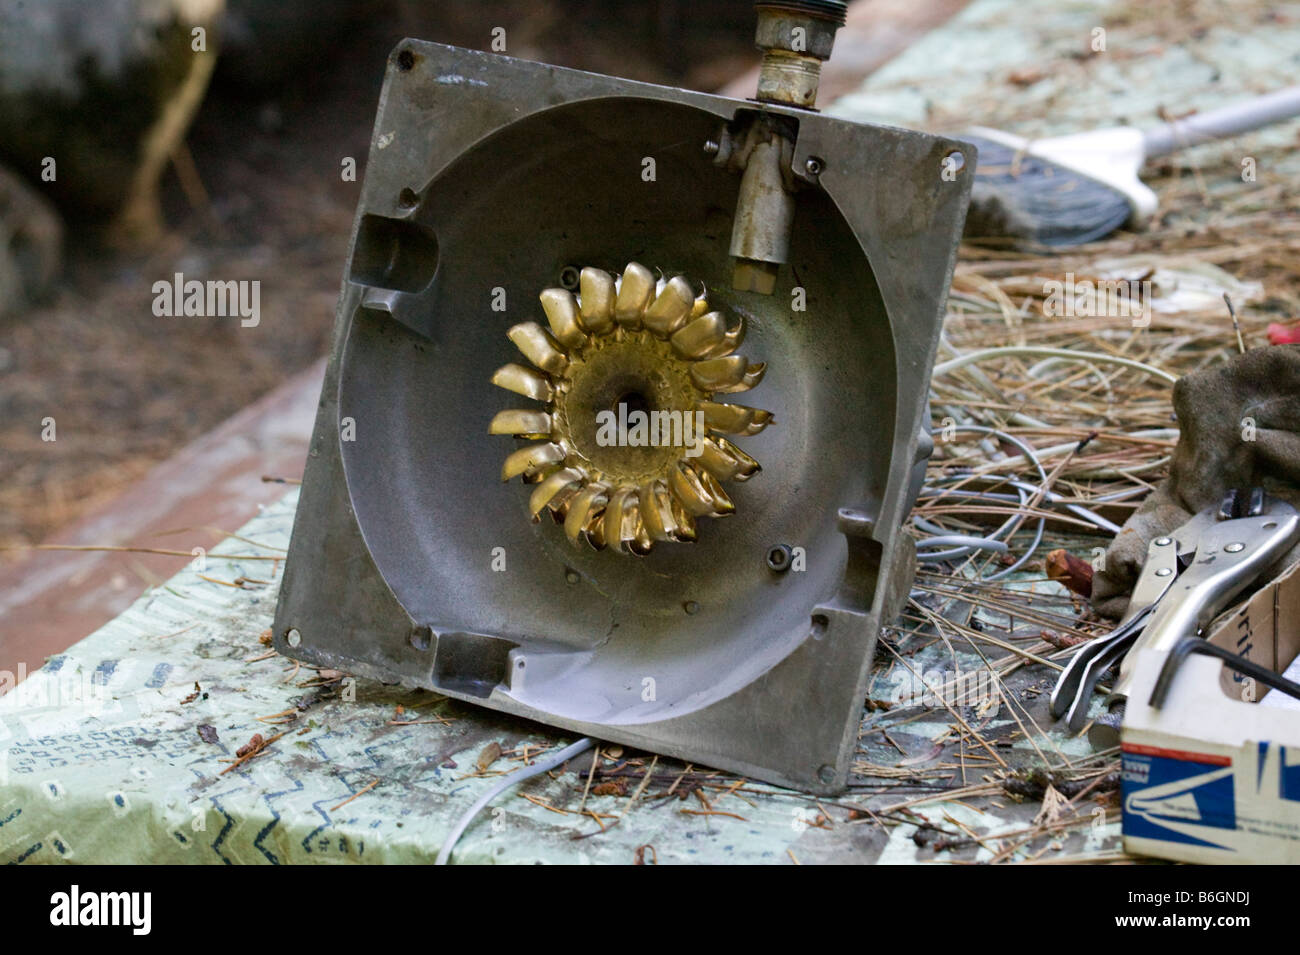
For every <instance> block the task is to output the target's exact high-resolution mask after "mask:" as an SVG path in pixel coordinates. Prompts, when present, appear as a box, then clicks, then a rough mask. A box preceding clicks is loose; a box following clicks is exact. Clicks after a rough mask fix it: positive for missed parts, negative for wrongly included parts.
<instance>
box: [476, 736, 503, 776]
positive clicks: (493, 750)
mask: <svg viewBox="0 0 1300 955" xmlns="http://www.w3.org/2000/svg"><path fill="white" fill-rule="evenodd" d="M500 758H501V744H500V743H498V742H497V741H496V740H493V741H492V742H490V743H488V744H487V745H486V746H484V747H483V751H482V752H481V753H479V754H478V759H477V760H475V761H474V765H475V766H477V767H478V771H479V772H480V773H481V772H483V771H484V770H485V769H487V768H488V767H489V766H491V765H492V764H493V763H495V762H496V761H497V760H498V759H500Z"/></svg>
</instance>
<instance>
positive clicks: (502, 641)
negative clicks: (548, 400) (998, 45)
mask: <svg viewBox="0 0 1300 955" xmlns="http://www.w3.org/2000/svg"><path fill="white" fill-rule="evenodd" d="M757 108H759V107H758V106H757V105H756V104H754V103H752V102H744V101H739V100H733V99H728V98H724V97H719V96H713V95H707V94H703V93H695V92H689V91H685V90H679V89H667V88H662V87H657V86H652V85H648V84H644V83H634V82H630V81H626V80H619V79H614V78H610V77H605V76H598V75H593V74H589V73H582V72H577V71H573V70H566V69H558V68H555V67H551V66H545V65H541V64H537V63H531V62H525V61H520V60H514V59H510V58H506V57H501V56H496V55H491V54H486V53H482V52H476V51H470V50H461V49H456V48H452V47H446V46H440V45H435V44H431V43H423V42H418V41H411V40H407V41H403V42H402V43H401V44H399V46H398V47H397V49H396V50H395V51H394V53H393V55H392V56H391V57H390V59H389V64H388V73H387V76H386V79H385V82H384V87H383V92H382V95H381V98H380V104H379V111H378V116H377V119H376V123H375V129H374V136H373V139H372V144H371V150H370V156H369V160H368V162H367V166H366V170H365V177H364V182H363V185H362V187H361V197H360V200H359V202H358V208H357V216H356V222H355V224H354V227H353V233H352V251H351V254H350V256H349V260H348V263H347V267H346V271H345V277H344V281H343V288H342V293H341V295H340V298H339V304H338V312H337V318H336V324H335V330H334V339H333V349H332V354H331V358H330V362H329V367H328V372H327V374H326V379H325V386H324V389H323V391H322V394H321V399H320V409H319V414H318V417H317V420H316V427H315V432H314V434H313V437H312V444H311V451H310V456H309V459H308V463H307V469H306V474H305V477H304V481H303V487H302V491H301V499H300V503H299V506H298V512H297V517H296V520H295V524H294V530H293V539H292V543H291V545H290V550H289V555H288V562H287V565H286V569H285V577H284V581H283V587H282V590H281V594H280V601H279V606H278V608H277V611H276V618H275V626H274V641H275V644H274V645H275V648H276V649H277V650H278V651H280V652H281V653H283V654H285V655H286V656H289V657H292V658H294V659H298V660H301V661H303V662H306V663H310V664H315V665H320V666H324V667H330V668H336V669H340V670H344V671H347V672H351V673H355V674H357V675H360V676H364V677H369V678H373V679H376V680H379V681H382V682H384V683H388V684H394V683H401V684H403V685H407V686H414V687H424V688H427V689H430V690H434V691H437V692H439V693H443V694H446V695H448V696H451V697H455V698H457V699H461V700H465V701H469V702H472V703H477V704H480V705H483V706H487V707H491V708H493V709H496V710H501V711H505V712H508V713H513V714H517V715H519V716H523V717H528V718H531V719H535V720H539V721H541V722H544V723H547V724H551V725H554V726H558V727H563V728H566V729H568V730H571V731H573V732H576V733H581V734H587V735H591V736H593V737H596V738H598V739H601V740H608V741H616V742H620V743H624V744H628V745H632V746H636V747H641V748H645V749H648V750H651V751H654V752H658V753H664V754H669V755H673V756H677V757H680V758H682V759H686V760H690V761H692V762H695V763H697V764H706V765H710V766H715V767H719V768H723V769H728V770H734V771H737V772H740V773H745V774H748V775H751V776H754V777H757V778H760V779H764V780H768V781H771V782H774V783H779V784H784V785H788V786H793V787H796V788H800V789H804V790H809V791H813V792H817V793H832V792H835V791H838V790H841V789H843V787H844V785H845V783H846V778H847V774H848V772H849V765H850V761H851V757H852V755H853V752H854V746H855V742H856V738H857V731H858V727H859V722H860V719H861V715H862V704H863V699H864V695H865V691H866V685H867V681H868V679H869V677H870V673H871V667H872V657H873V653H874V650H875V644H876V638H877V635H878V633H879V631H880V628H881V625H882V623H886V622H888V620H889V619H890V618H891V617H892V616H893V615H894V614H895V613H896V612H897V611H898V609H899V607H900V606H901V603H902V601H903V600H904V599H905V597H906V594H907V590H908V587H909V586H910V582H911V579H912V574H913V566H914V551H913V549H912V547H911V546H910V542H909V539H908V538H907V537H906V535H905V534H904V533H903V532H902V530H901V526H902V524H903V521H904V520H905V518H906V517H907V515H908V512H909V509H910V506H911V503H912V500H913V499H914V497H915V493H916V485H917V474H918V468H923V466H924V460H925V458H926V457H927V456H928V453H929V450H930V441H929V437H928V432H927V426H928V410H927V402H926V399H927V391H928V382H929V374H930V370H931V366H932V364H933V361H934V353H935V348H936V345H937V341H938V336H939V329H940V323H941V320H942V316H943V307H944V299H945V296H946V293H947V289H948V285H949V281H950V279H951V275H952V269H953V262H954V258H955V254H956V247H957V243H958V239H959V237H960V235H961V229H962V223H963V220H964V216H965V210H966V203H967V199H968V196H969V191H970V181H971V177H972V175H973V171H974V167H975V152H974V149H973V148H972V147H970V146H968V145H966V144H963V143H960V142H957V141H953V140H950V139H945V138H942V137H936V136H931V135H926V134H921V133H916V132H911V131H906V130H902V129H895V128H888V127H880V126H867V125H859V124H854V123H849V122H845V121H842V120H838V119H834V118H831V117H828V116H825V115H822V114H819V113H815V112H809V111H804V110H797V109H787V108H783V107H767V106H764V107H762V108H763V109H766V110H769V111H770V112H772V113H776V114H779V115H783V116H788V117H791V118H792V119H794V120H795V121H796V122H797V123H798V135H797V141H796V145H795V150H794V159H793V163H792V165H793V169H794V170H795V173H796V176H797V178H798V179H799V180H800V182H801V185H802V186H803V188H802V189H801V190H800V191H799V193H798V205H797V211H796V216H795V223H794V232H793V240H792V243H791V249H790V262H789V264H788V265H787V266H783V267H782V269H781V273H780V280H779V283H778V286H777V289H776V294H775V295H773V296H771V297H766V296H761V295H757V294H754V293H741V292H733V291H731V289H730V279H731V269H732V260H731V259H730V258H729V256H728V244H729V240H730V233H731V223H732V216H733V213H734V211H735V203H736V195H737V191H738V189H739V185H740V177H739V176H737V175H735V174H734V173H732V172H729V171H727V170H726V169H723V168H720V167H719V166H717V165H715V164H714V163H713V162H712V160H711V159H710V157H709V156H708V155H707V154H706V152H705V150H704V149H703V148H702V147H703V145H704V143H705V142H706V141H708V140H711V139H716V138H717V136H718V133H719V130H720V129H721V128H722V127H723V125H724V124H727V123H729V122H731V121H733V119H734V118H735V117H736V116H737V114H738V112H739V111H745V110H754V109H757ZM953 154H961V156H962V160H963V162H961V163H954V162H953V161H952V160H951V159H949V160H948V161H947V162H945V159H946V158H947V157H953ZM646 157H651V158H653V159H654V160H655V164H654V166H655V176H654V180H653V181H646V179H644V178H643V171H644V170H645V168H646V166H645V165H644V163H643V160H644V159H645V158H646ZM814 157H815V159H816V162H814V163H812V164H810V163H809V162H808V160H809V159H810V158H814ZM954 158H955V157H954ZM958 166H963V167H964V168H963V169H962V171H961V172H959V173H957V174H956V175H952V174H951V173H952V170H953V169H954V168H955V167H958ZM819 168H820V170H821V171H820V174H819V175H814V172H815V171H816V170H817V169H819ZM810 169H811V170H813V171H810ZM945 170H948V171H949V174H948V175H945V174H944V171H945ZM629 261H638V262H642V263H645V264H646V265H648V266H650V267H652V268H658V269H661V270H663V271H664V273H666V274H673V273H676V272H681V273H684V274H687V275H689V276H691V277H692V278H694V279H696V280H698V281H701V282H703V283H704V284H705V286H707V288H708V290H709V297H710V301H711V302H712V301H718V302H720V303H721V304H722V305H723V306H724V307H726V308H728V309H730V310H732V311H734V312H738V313H740V314H743V315H745V316H746V318H747V319H748V322H749V334H748V338H747V340H746V342H745V346H744V349H745V352H746V354H747V356H749V357H750V358H752V359H754V360H763V361H766V362H768V373H767V376H766V378H765V379H764V381H763V383H762V384H761V385H760V386H759V387H758V388H757V389H756V390H755V391H754V392H753V396H754V397H753V403H754V404H756V405H759V406H761V407H764V408H767V409H769V410H771V411H772V412H774V414H775V416H776V424H775V425H773V426H772V427H769V428H768V429H767V430H766V431H764V432H763V433H762V434H761V435H757V436H754V437H750V438H745V439H742V443H743V444H744V445H745V447H746V450H748V451H750V453H752V454H753V455H754V456H755V457H756V458H758V460H759V461H760V462H761V463H762V465H763V471H762V473H761V474H758V475H757V476H755V477H754V479H753V480H751V481H748V482H747V483H745V484H744V485H743V486H741V487H739V488H738V489H737V490H736V491H735V492H734V494H733V496H734V497H735V500H736V505H737V512H736V514H735V515H734V516H731V517H728V518H726V519H725V520H712V521H708V522H706V524H702V525H701V530H700V535H699V540H698V541H697V542H696V543H691V544H677V543H673V544H669V545H666V546H662V547H657V548H655V549H654V551H653V552H652V553H650V554H649V555H648V556H645V557H632V556H627V555H622V554H617V553H613V552H612V551H603V552H596V551H594V550H591V549H590V548H585V546H584V548H583V549H579V548H575V547H574V546H572V545H571V544H570V543H569V542H568V540H566V539H565V537H564V534H563V533H562V529H561V528H560V527H558V526H556V525H555V523H554V522H552V521H550V520H549V519H547V520H544V521H543V522H541V523H533V522H531V521H530V520H529V517H528V513H527V501H528V490H527V488H521V487H520V486H519V485H518V484H517V483H511V484H502V483H501V481H500V480H499V473H498V472H499V470H500V467H501V461H502V457H503V455H504V454H505V453H506V451H508V450H509V448H510V447H511V445H510V444H509V442H510V439H507V438H502V437H493V436H489V435H488V433H487V429H488V423H489V421H490V420H491V419H492V417H493V415H494V414H495V413H496V412H497V411H499V410H501V409H503V408H507V407H511V406H512V404H518V403H519V402H518V399H514V400H513V401H512V399H511V397H510V396H509V395H507V394H506V393H504V392H502V391H501V389H499V388H495V387H493V386H492V385H491V383H490V381H489V379H490V377H491V375H492V373H493V370H494V369H495V368H497V367H498V366H500V365H501V364H503V363H504V362H507V361H511V360H514V359H515V358H516V357H517V356H516V355H515V354H514V353H513V350H512V346H511V345H510V342H509V341H508V340H507V338H506V334H505V333H506V330H507V329H508V328H509V327H510V326H512V325H515V324H517V323H519V322H523V321H527V320H530V319H540V318H541V310H540V307H539V305H538V298H537V296H538V293H539V292H540V291H541V290H542V289H544V288H546V287H548V286H553V285H555V284H557V279H556V276H557V275H559V274H560V272H561V270H563V269H564V268H565V267H566V266H578V267H581V266H587V265H590V266H596V267H600V268H603V269H606V270H608V271H610V272H612V273H617V272H618V270H620V269H621V268H622V267H623V266H624V265H625V264H626V263H627V262H629ZM795 287H798V288H801V289H803V290H804V292H803V294H804V296H805V299H806V310H805V311H795V310H793V309H792V308H791V303H792V301H794V300H795V296H793V294H792V293H793V291H794V289H795ZM497 290H503V292H504V301H505V303H506V308H505V310H504V311H495V310H494V309H493V307H492V306H493V303H494V302H495V303H497V304H500V301H501V292H499V291H497ZM746 397H748V396H746ZM779 544H784V545H787V546H791V547H798V548H802V551H801V553H802V555H803V558H804V560H805V561H806V569H804V570H801V571H800V570H792V571H789V572H786V573H777V572H775V571H773V570H772V569H771V568H770V567H769V566H768V565H767V563H766V562H765V556H766V555H767V554H768V552H769V551H770V549H771V548H772V547H773V546H776V545H779Z"/></svg>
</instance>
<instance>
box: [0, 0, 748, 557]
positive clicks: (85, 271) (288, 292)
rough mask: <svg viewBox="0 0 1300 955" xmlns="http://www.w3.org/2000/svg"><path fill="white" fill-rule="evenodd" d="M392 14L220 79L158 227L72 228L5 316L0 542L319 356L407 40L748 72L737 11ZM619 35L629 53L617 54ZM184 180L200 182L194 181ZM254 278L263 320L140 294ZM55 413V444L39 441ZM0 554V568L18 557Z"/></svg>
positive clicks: (77, 504)
mask: <svg viewBox="0 0 1300 955" xmlns="http://www.w3.org/2000/svg"><path fill="white" fill-rule="evenodd" d="M429 7H430V5H427V4H421V3H416V2H413V0H412V2H400V0H397V2H394V3H392V4H391V5H386V6H384V7H383V8H382V9H383V12H382V15H380V16H372V15H367V16H366V17H364V18H363V19H361V20H360V21H359V22H357V23H354V24H352V25H351V27H350V28H349V29H348V30H347V31H345V34H344V35H343V37H342V38H341V40H340V41H339V42H336V43H334V44H333V45H332V46H331V47H330V48H329V49H328V51H327V53H326V56H327V57H328V59H327V62H326V67H327V68H323V69H313V70H297V71H294V72H293V74H292V75H291V76H290V77H289V78H288V79H287V80H281V79H277V80H275V81H274V83H273V85H268V84H267V83H266V82H265V81H262V82H261V85H260V86H259V85H258V84H257V83H253V84H251V85H252V87H253V88H250V83H249V81H248V77H247V76H239V75H232V73H233V72H234V71H230V70H227V71H224V72H223V70H222V69H221V68H220V67H219V68H218V73H217V75H216V78H215V79H214V82H213V85H212V87H211V88H210V90H209V92H208V95H207V97H206V99H205V101H204V103H203V105H202V107H201V109H200V111H199V114H198V116H197V118H196V120H195V122H194V125H193V126H192V128H191V130H190V132H189V135H188V137H187V147H188V150H187V151H188V155H189V157H191V159H192V169H193V171H194V172H195V173H196V174H197V176H196V177H195V176H190V177H188V182H187V180H186V177H184V176H178V175H177V170H178V169H179V170H180V171H181V173H185V172H186V170H187V166H188V163H187V161H186V155H185V154H184V153H182V154H180V155H179V156H178V157H177V162H176V163H174V164H173V166H172V168H170V169H169V170H168V171H167V173H166V176H165V180H164V183H163V187H164V206H165V211H166V213H167V220H168V225H169V228H170V232H169V234H168V236H167V238H166V239H165V240H164V241H163V242H162V243H161V244H160V245H159V246H157V247H155V248H152V249H149V250H145V251H140V252H134V253H121V252H109V251H108V250H106V249H105V248H104V247H103V246H102V245H100V244H99V243H98V242H97V240H96V237H95V235H94V233H93V232H92V231H90V230H88V229H86V228H83V227H81V226H80V225H79V224H78V223H77V222H75V221H69V222H67V223H66V226H67V243H66V252H65V254H66V257H67V265H66V270H65V274H64V277H63V281H62V283H61V286H60V287H59V289H58V291H57V292H56V294H55V296H54V297H53V299H52V300H51V301H49V302H47V303H45V304H44V305H42V306H40V307H37V308H34V309H32V310H30V311H28V312H26V313H25V314H19V315H16V316H10V317H8V318H6V319H4V320H2V321H0V546H4V545H14V544H23V543H34V542H38V541H40V540H41V539H43V538H45V537H47V536H48V535H49V534H50V533H51V532H52V531H53V530H55V529H56V528H58V527H60V526H61V525H63V524H65V523H67V522H68V521H70V520H72V519H74V518H75V517H77V516H78V515H79V514H81V513H83V512H84V511H85V510H86V509H87V508H90V507H92V506H94V505H95V504H97V503H99V502H101V501H103V500H106V499H107V498H109V497H111V496H113V495H115V494H116V493H118V492H119V491H120V490H121V489H122V488H123V487H124V486H125V485H127V484H129V483H130V482H132V481H134V480H135V479H137V478H139V477H140V476H141V475H142V474H143V473H144V472H146V471H147V470H148V469H149V468H150V467H151V466H152V465H154V464H155V463H156V462H158V461H160V460H162V459H164V458H166V457H168V456H169V455H170V454H171V453H173V452H174V451H175V450H177V449H178V448H179V447H181V446H183V445H184V444H185V443H187V442H189V441H191V440H193V439H194V438H196V437H198V436H199V435H201V434H203V433H204V432H206V431H208V430H209V429H211V428H212V427H214V426H215V425H217V424H218V423H220V422H221V421H223V420H224V419H226V418H228V417H229V416H230V415H231V414H233V413H234V412H236V411H238V410H239V409H240V408H242V407H244V406H245V405H247V404H249V403H250V402H252V401H253V400H255V399H256V398H258V397H259V396H261V395H262V394H264V393H266V392H267V391H269V390H270V389H271V388H273V387H275V385H276V384H278V383H279V382H281V381H282V380H284V379H285V378H286V377H287V376H289V375H291V374H292V373H294V372H295V371H298V370H300V369H302V368H304V367H306V366H307V365H308V364H310V363H311V362H312V361H313V360H314V359H315V358H317V357H318V356H319V355H321V354H323V353H324V352H325V351H326V350H327V347H328V344H329V332H330V327H331V324H332V320H333V310H334V303H335V299H336V297H337V295H338V289H339V283H340V277H341V274H342V269H343V262H344V257H345V255H346V252H347V248H346V245H347V237H348V231H349V228H350V225H351V220H352V214H353V210H354V207H355V203H356V197H357V194H358V191H359V188H360V183H359V182H344V181H342V178H341V176H340V164H341V160H342V158H343V157H345V156H352V157H355V158H356V160H357V166H358V179H360V177H361V175H362V174H363V171H364V164H365V157H366V154H367V150H368V143H369V138H370V127H371V123H372V122H373V117H374V109H375V104H376V102H377V99H378V94H379V86H380V82H381V80H382V77H383V71H384V65H385V58H386V56H387V54H388V52H389V51H390V50H391V49H392V47H393V46H394V45H395V43H396V42H397V41H398V40H399V39H400V38H402V37H403V36H418V37H421V38H424V39H430V40H437V41H441V42H447V43H453V44H457V45H461V46H468V47H477V48H487V47H488V45H489V43H490V41H491V29H492V27H493V26H495V25H504V26H505V27H506V28H507V30H508V36H509V47H508V52H509V53H510V54H512V55H516V56H524V57H528V58H531V59H542V60H546V61H548V62H552V63H557V64H560V65H565V66H574V67H579V68H583V69H590V70H594V71H598V72H605V73H612V74H617V75H623V76H628V77H631V78H634V79H642V80H649V81H654V82H660V83H671V84H676V85H683V86H687V87H693V88H696V89H715V88H717V87H719V86H721V85H722V84H723V83H725V82H726V80H727V79H729V78H731V77H733V76H735V75H737V74H739V73H741V72H743V71H744V70H745V69H747V68H748V67H750V66H751V65H752V64H753V63H754V62H756V60H757V54H755V53H754V52H753V49H752V25H751V24H752V19H751V18H752V13H751V12H750V11H751V8H750V4H749V3H748V2H747V0H718V2H713V3H706V4H704V7H705V8H707V9H705V10H703V11H702V10H701V4H698V3H697V4H691V5H689V6H688V5H686V4H684V3H679V2H676V0H674V2H659V3H655V4H638V5H632V4H628V5H626V6H624V5H622V4H608V3H605V4H602V3H596V2H592V0H568V2H559V0H556V2H536V0H530V2H528V3H523V2H510V0H491V2H474V3H451V4H438V5H437V12H436V14H434V13H432V12H430V9H429ZM629 38H634V40H635V42H629ZM196 179H197V183H196ZM176 272H180V273H183V274H184V275H185V276H186V278H199V279H206V278H213V277H216V278H221V279H229V278H238V279H250V280H251V279H258V280H260V281H261V321H260V324H259V325H258V326H257V327H255V328H242V327H240V324H239V322H238V320H237V319H229V318H224V319H223V318H214V319H200V318H165V317H164V318H159V317H156V316H155V315H154V314H153V310H152V303H153V292H152V285H153V283H154V282H156V281H158V280H161V279H168V280H170V279H171V278H172V276H173V275H174V274H175V273H176ZM47 418H53V419H54V427H55V437H56V440H54V441H45V440H42V430H43V427H44V426H43V421H44V420H45V419H47ZM16 556H17V554H16V553H15V552H10V553H3V552H0V561H4V560H6V559H15V558H16Z"/></svg>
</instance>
